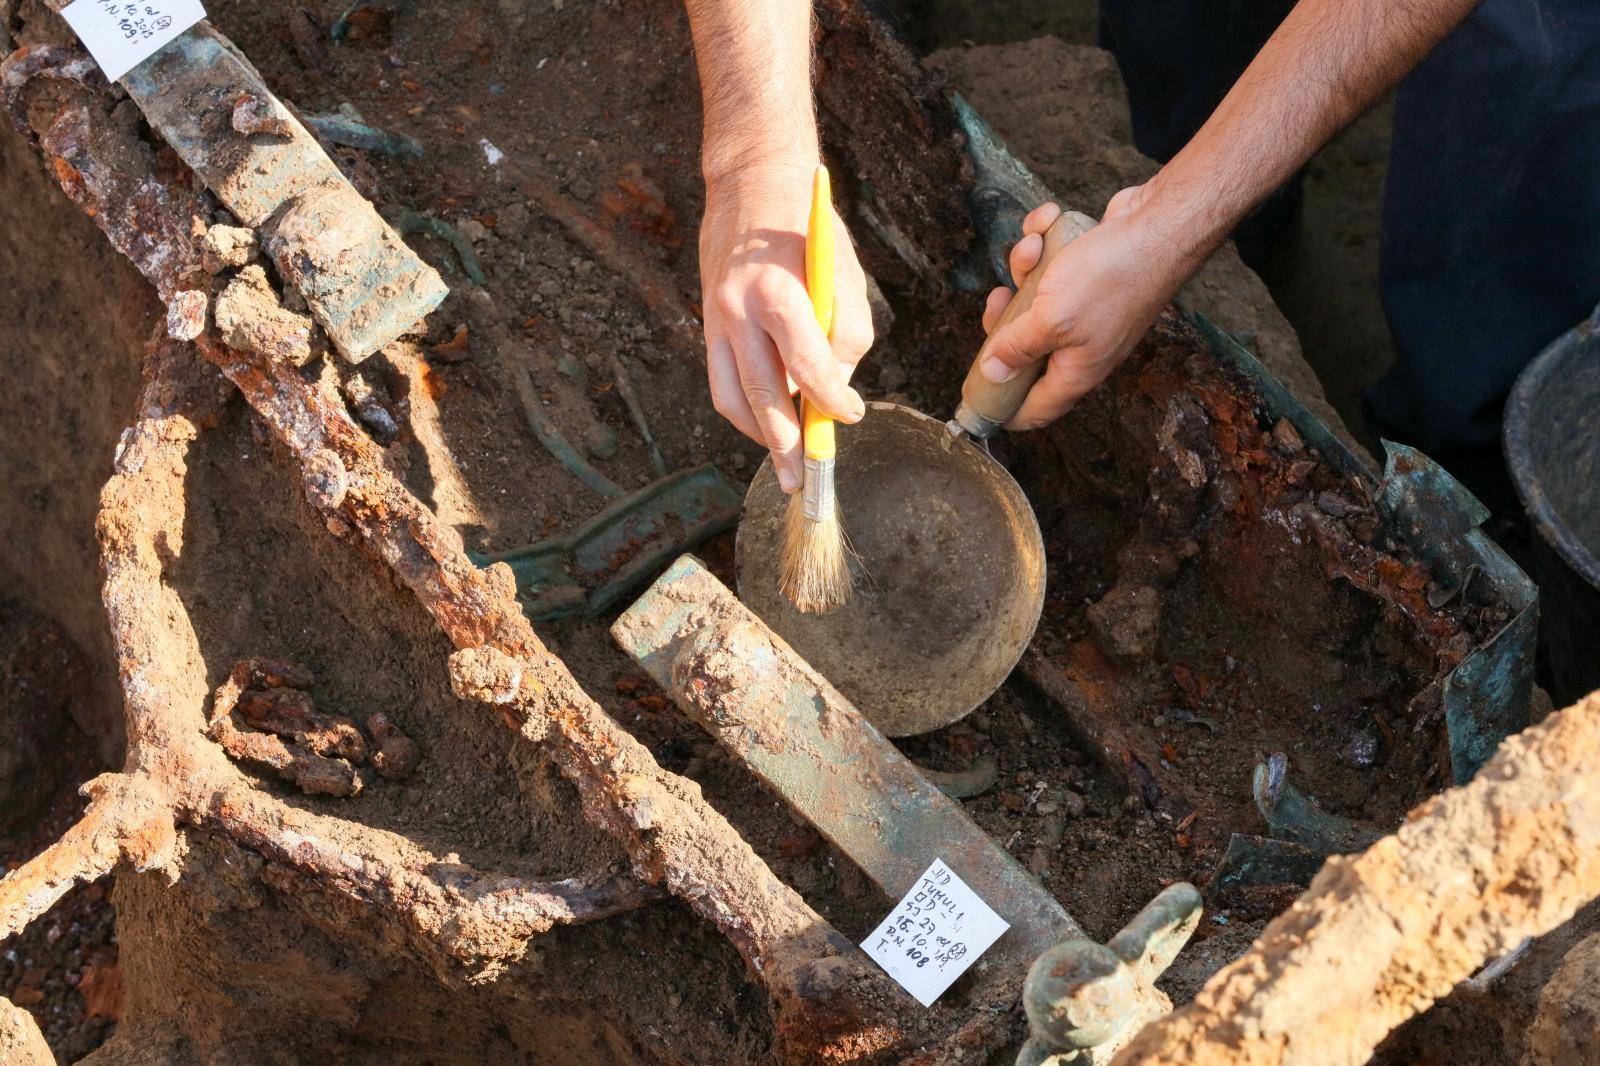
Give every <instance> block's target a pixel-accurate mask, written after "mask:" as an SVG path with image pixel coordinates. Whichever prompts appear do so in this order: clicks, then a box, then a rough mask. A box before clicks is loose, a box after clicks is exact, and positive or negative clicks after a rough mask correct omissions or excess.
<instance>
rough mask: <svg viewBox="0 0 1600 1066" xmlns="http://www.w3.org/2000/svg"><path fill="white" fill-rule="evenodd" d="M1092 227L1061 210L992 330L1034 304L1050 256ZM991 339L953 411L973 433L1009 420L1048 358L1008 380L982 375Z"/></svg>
mask: <svg viewBox="0 0 1600 1066" xmlns="http://www.w3.org/2000/svg"><path fill="white" fill-rule="evenodd" d="M1093 227H1094V220H1093V219H1091V218H1089V217H1088V216H1087V215H1083V214H1079V213H1078V212H1076V211H1063V212H1062V213H1061V217H1060V218H1058V219H1056V221H1055V224H1054V225H1052V226H1051V227H1050V228H1049V229H1048V230H1046V231H1045V234H1044V251H1043V252H1042V253H1040V255H1039V263H1038V265H1037V266H1035V267H1034V268H1033V270H1031V271H1030V272H1029V273H1028V280H1027V281H1025V282H1023V284H1022V287H1021V288H1020V289H1018V290H1017V294H1016V295H1015V296H1013V297H1011V302H1010V303H1009V304H1007V305H1006V309H1005V311H1004V312H1003V313H1002V314H1001V315H1000V321H999V322H998V323H996V324H995V328H994V332H995V333H999V332H1000V328H1001V327H1002V326H1004V325H1005V324H1006V323H1008V322H1010V321H1011V320H1012V319H1014V318H1016V317H1017V316H1018V315H1020V314H1022V313H1023V312H1024V311H1026V310H1027V309H1028V308H1029V307H1031V306H1032V305H1033V297H1034V294H1035V293H1036V292H1037V291H1038V289H1039V279H1040V278H1042V277H1044V269H1045V267H1046V266H1047V265H1048V264H1049V262H1050V260H1052V259H1054V258H1055V257H1056V254H1057V253H1058V252H1060V251H1061V249H1063V248H1065V247H1066V246H1067V245H1068V244H1070V243H1071V242H1072V240H1073V238H1075V237H1078V236H1080V235H1082V234H1084V233H1087V232H1088V231H1089V230H1090V229H1092V228H1093ZM993 343H994V335H993V334H991V335H990V339H989V340H986V341H984V343H983V347H982V348H980V349H979V350H978V357H977V358H976V359H974V360H973V361H972V368H971V369H970V370H968V371H967V380H966V381H965V382H963V383H962V385H961V408H960V410H958V411H957V412H956V421H957V422H959V423H960V424H961V428H963V429H965V430H966V431H967V432H968V433H971V434H972V435H973V436H975V437H992V436H993V435H994V434H995V433H996V432H998V430H999V428H1000V426H1001V425H1003V424H1004V423H1006V422H1009V421H1010V420H1011V416H1012V415H1014V414H1016V413H1017V409H1018V408H1019V407H1021V406H1022V401H1023V400H1024V399H1025V398H1026V397H1027V395H1028V390H1029V389H1031V388H1033V383H1034V382H1035V381H1038V380H1039V375H1041V374H1043V373H1044V369H1045V366H1046V364H1047V363H1048V362H1049V360H1048V359H1038V360H1035V361H1034V362H1033V363H1031V364H1029V365H1028V366H1026V367H1024V368H1023V369H1022V370H1021V371H1020V372H1019V373H1018V374H1017V376H1016V377H1014V378H1012V379H1011V380H1010V381H1002V382H993V381H990V380H989V379H988V378H986V377H984V376H983V371H982V370H981V369H979V368H980V367H981V366H982V365H983V361H984V359H986V358H988V355H989V349H990V347H991V345H993ZM973 416H976V417H973Z"/></svg>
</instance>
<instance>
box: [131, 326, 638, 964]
mask: <svg viewBox="0 0 1600 1066" xmlns="http://www.w3.org/2000/svg"><path fill="white" fill-rule="evenodd" d="M226 388H228V386H227V384H226V382H224V381H223V380H222V379H221V377H220V375H218V374H217V373H216V371H215V369H214V368H212V367H210V366H209V364H206V363H205V362H203V361H202V360H201V359H200V358H199V357H198V354H197V353H196V352H195V351H194V349H193V348H192V347H191V346H189V345H186V344H179V343H175V342H172V341H168V340H165V339H163V340H162V341H160V342H159V343H157V344H156V345H154V346H153V348H152V350H151V352H150V353H149V356H148V357H147V360H146V386H145V389H144V392H143V395H142V396H141V397H140V401H139V412H140V417H139V419H138V421H137V422H135V423H134V425H133V426H132V427H131V428H130V429H129V430H128V432H127V433H126V434H124V436H123V440H122V444H121V446H120V448H119V450H118V454H117V459H116V468H115V472H114V473H113V474H112V477H111V479H110V480H109V481H108V482H107V483H106V486H105V488H104V490H103V491H102V493H101V502H102V508H101V512H100V513H101V518H100V523H99V529H100V543H101V557H102V562H103V564H104V569H105V574H106V583H105V588H104V602H105V606H106V611H107V613H108V615H109V617H110V619H111V629H112V637H113V640H114V642H115V644H116V648H117V657H118V663H119V669H120V672H121V675H122V680H123V683H124V686H125V690H124V699H125V706H126V710H127V715H128V722H129V728H128V735H129V765H130V766H136V765H137V766H142V767H146V768H148V770H149V774H148V776H147V777H146V778H143V779H144V780H148V781H149V782H150V784H151V785H152V787H154V788H159V789H160V790H162V791H163V794H164V800H163V802H164V803H165V805H166V806H167V808H168V809H170V810H171V811H173V812H174V816H175V817H176V820H177V821H178V822H179V823H180V824H183V825H186V826H191V827H196V828H199V829H201V830H203V831H207V832H215V833H217V834H219V835H222V836H225V837H227V838H228V839H231V840H233V841H235V842H237V843H240V844H242V845H244V846H245V847H247V848H249V849H250V850H252V851H254V852H256V853H258V854H260V855H261V856H262V857H263V858H265V859H266V860H267V862H268V866H267V867H266V868H265V870H266V871H268V873H267V876H268V879H269V880H272V881H273V882H274V883H276V884H278V885H279V886H280V887H290V886H291V884H292V887H293V888H294V889H296V890H315V891H318V892H323V893H328V892H332V893H336V894H339V895H341V896H344V897H346V898H349V899H355V900H357V901H359V902H361V903H363V904H365V905H367V906H370V907H372V908H374V909H375V910H377V911H378V912H380V913H381V914H383V915H384V916H385V917H386V918H387V919H389V920H390V921H392V922H393V923H394V927H395V928H396V929H398V930H399V931H400V933H401V935H402V937H403V938H404V941H405V943H407V944H408V945H409V947H410V949H411V950H412V951H413V952H414V953H415V954H416V955H417V956H419V957H421V958H423V959H426V960H429V961H430V963H432V964H433V967H434V970H435V972H436V973H437V974H438V976H439V977H440V978H441V979H442V980H451V979H459V978H460V976H461V974H460V971H461V969H463V968H464V969H465V970H466V972H467V979H468V980H473V979H475V978H483V977H489V976H492V975H493V974H495V973H498V972H500V971H501V970H502V969H503V968H504V966H505V965H506V964H507V963H509V962H511V961H514V960H516V959H518V958H521V957H522V956H523V955H524V954H525V953H526V951H527V947H528V944H529V942H530V941H531V940H532V939H533V938H534V937H536V936H538V935H540V934H542V933H543V932H544V931H546V930H547V929H548V928H550V927H552V926H554V925H560V924H574V923H577V922H584V921H593V920H598V919H600V918H604V917H606V916H608V915H609V914H614V913H617V912H619V911H622V910H627V909H631V908H633V907H637V906H642V905H644V904H646V903H648V902H650V901H651V900H653V899H657V898H659V897H660V896H661V894H662V893H661V892H660V890H659V889H657V888H656V887H654V886H651V885H646V884H644V883H642V882H640V881H639V880H638V879H637V878H634V877H631V876H616V875H613V874H610V873H603V874H601V875H599V876H597V877H590V878H582V879H573V880H571V881H562V882H554V883H543V882H535V881H528V880H525V879H522V878H517V877H510V876H506V875H500V874H494V873H491V872H488V871H480V870H475V869H473V868H472V867H470V866H468V865H466V864H464V863H460V862H455V863H450V864H448V865H444V864H441V863H440V861H439V860H438V859H437V858H436V857H435V856H432V855H431V854H429V853H428V852H426V851H425V850H423V849H421V848H419V847H417V846H416V845H415V844H413V843H412V842H410V841H408V840H406V839H404V838H402V837H398V836H396V835H394V834H391V833H387V832H384V831H382V830H379V829H372V828H368V827H366V826H362V825H360V824H359V823H355V822H349V821H344V820H341V819H335V818H330V817H326V816H322V815H316V814H313V813H311V812H308V811H304V810H300V809H298V808H293V807H290V806H288V805H286V804H284V803H282V802H280V801H278V800H276V799H274V798H272V797H270V796H267V795H265V794H263V793H261V792H258V791H255V790H253V789H249V788H246V787H245V786H244V785H243V783H242V780H241V778H240V775H239V774H238V773H237V772H235V771H234V770H232V768H231V767H230V766H229V765H228V764H227V762H226V761H224V760H223V759H222V758H221V754H220V752H219V751H218V750H217V749H216V747H215V746H214V745H212V744H210V743H206V742H203V741H202V740H201V739H200V738H201V736H202V732H201V726H202V725H203V723H204V717H203V713H202V709H203V704H204V703H205V700H206V695H207V694H206V690H205V687H204V679H205V670H204V664H203V663H202V662H201V661H200V657H199V648H198V646H197V645H196V644H195V642H194V635H193V632H192V631H191V630H190V629H189V628H188V626H187V625H186V624H182V623H180V622H179V621H178V620H180V619H183V618H184V614H183V605H182V603H181V602H180V601H179V600H178V598H177V594H176V592H175V591H174V590H173V589H171V588H170V587H169V586H168V585H167V583H166V582H165V580H164V578H163V574H164V572H165V568H166V565H167V563H166V560H167V559H168V558H169V556H168V555H167V552H168V551H169V550H175V549H177V548H179V547H181V545H182V543H183V527H184V513H183V501H184V491H183V485H184V465H185V456H186V455H187V452H188V448H189V445H190V444H191V442H192V441H193V440H194V439H195V437H196V435H197V434H198V431H199V426H200V425H201V424H204V423H207V422H209V420H210V419H211V417H212V416H213V414H214V413H215V410H216V407H217V405H218V403H219V401H220V397H221V392H222V390H223V389H226ZM267 683H277V684H301V685H309V684H310V683H311V678H310V675H309V674H306V673H305V672H304V671H303V670H302V669H301V668H299V667H296V666H294V664H290V663H281V662H273V661H270V660H260V659H252V660H246V661H244V662H241V663H239V664H237V665H236V666H235V668H234V670H233V671H232V672H231V673H230V675H229V677H228V678H227V679H226V680H225V681H224V682H223V685H222V686H221V688H220V689H219V690H218V693H217V695H216V698H215V701H214V702H215V703H218V704H221V707H220V709H219V708H217V707H215V706H214V707H213V713H214V714H215V713H226V712H227V711H228V710H229V708H230V707H231V705H232V704H233V703H234V702H236V701H237V700H238V697H239V696H240V694H241V693H242V692H243V690H244V688H245V686H247V685H250V684H267ZM333 841H338V842H339V843H338V846H337V847H334V846H333V845H332V843H331V842H333Z"/></svg>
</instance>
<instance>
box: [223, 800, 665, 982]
mask: <svg viewBox="0 0 1600 1066" xmlns="http://www.w3.org/2000/svg"><path fill="white" fill-rule="evenodd" d="M199 821H200V824H201V825H202V826H208V827H215V828H217V829H219V830H220V831H221V832H222V833H224V834H225V835H226V836H228V837H229V838H230V839H232V840H234V841H237V842H238V843H240V844H243V845H244V846H245V847H248V848H250V849H251V850H252V851H255V852H257V853H259V854H260V855H262V856H263V857H264V858H266V859H268V860H269V861H270V862H271V863H272V864H273V868H274V869H275V871H276V873H275V874H274V875H273V876H274V877H276V878H277V879H279V880H292V881H294V882H296V883H297V884H305V883H310V884H311V885H313V886H314V887H315V888H316V889H318V890H322V891H334V892H337V893H339V894H341V895H343V896H346V897H348V898H350V899H354V900H357V901H359V902H361V903H364V904H366V905H368V906H371V907H373V908H375V909H377V910H378V911H380V912H383V913H386V914H388V915H390V916H391V917H392V918H393V919H395V920H396V921H397V922H398V923H399V925H400V928H401V929H403V930H404V931H406V932H407V933H408V934H410V936H411V939H412V940H413V942H414V943H415V944H416V945H417V946H418V947H419V948H421V949H422V950H424V951H425V952H427V953H428V954H430V955H435V956H440V958H439V959H438V960H437V961H439V962H441V963H444V965H439V966H438V969H439V970H440V971H441V976H446V977H448V976H449V975H450V974H449V968H448V963H452V962H453V963H458V964H461V965H463V966H465V967H466V968H467V971H468V979H469V980H474V981H476V980H488V979H492V978H494V977H495V976H497V975H498V974H499V973H501V972H502V971H503V970H504V969H505V967H506V965H507V964H508V963H511V962H515V961H517V960H518V959H520V958H521V957H522V956H523V955H525V954H526V953H527V949H528V945H529V944H530V943H531V941H532V940H534V939H535V938H536V937H538V936H540V935H542V934H543V933H545V932H547V931H548V930H550V929H551V928H553V927H555V926H557V925H576V924H580V923H583V922H591V921H598V920H600V919H603V918H609V917H611V916H613V915H617V914H621V913H624V912H626V911H630V910H636V909H638V908H639V907H642V906H644V905H645V904H647V903H650V902H651V901H653V900H656V899H660V898H662V897H663V896H664V895H665V893H663V892H662V891H661V890H660V889H659V888H657V887H655V886H654V885H648V884H645V883H643V882H641V881H640V880H639V879H638V878H636V877H633V876H632V875H630V874H626V873H623V874H618V873H616V872H614V871H607V872H604V873H601V874H599V875H596V876H590V877H574V878H568V879H566V880H562V881H531V880H528V879H527V878H522V877H514V876H510V875H505V874H492V873H489V872H486V871H482V870H477V869H474V868H473V867H471V866H469V865H467V864H465V863H463V862H460V861H459V860H452V861H448V862H447V861H445V860H443V859H440V858H439V857H437V856H434V855H431V854H429V853H428V852H426V851H425V850H424V849H422V848H419V847H418V846H417V845H415V844H413V843H412V842H410V841H408V840H405V839H404V838H402V837H398V836H395V835H394V834H392V833H386V832H383V831H381V830H377V829H370V828H365V827H357V828H356V829H353V828H352V826H351V824H350V823H348V822H344V821H340V820H337V819H333V818H329V817H326V816H322V815H316V814H312V813H310V812H307V811H303V810H299V809H296V808H292V807H287V806H285V805H284V804H281V803H279V802H278V801H276V800H274V799H272V798H270V797H268V796H265V795H263V794H262V793H260V792H257V791H256V790H254V789H252V788H249V787H246V786H243V785H240V786H237V787H234V788H230V789H228V790H227V791H225V792H222V793H221V794H219V795H217V796H216V797H215V798H214V799H213V800H212V801H211V803H210V806H209V808H208V810H207V811H206V812H205V814H204V815H203V816H202V817H201V818H200V819H199ZM353 832H354V833H355V835H354V836H352V833H353Z"/></svg>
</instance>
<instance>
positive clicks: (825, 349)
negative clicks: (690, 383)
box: [687, 0, 872, 492]
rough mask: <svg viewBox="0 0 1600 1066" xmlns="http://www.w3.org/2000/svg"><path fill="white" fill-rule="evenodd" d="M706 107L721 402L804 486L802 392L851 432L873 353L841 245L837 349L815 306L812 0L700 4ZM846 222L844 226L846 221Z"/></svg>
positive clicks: (707, 280)
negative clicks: (861, 376) (811, 267)
mask: <svg viewBox="0 0 1600 1066" xmlns="http://www.w3.org/2000/svg"><path fill="white" fill-rule="evenodd" d="M687 6H688V10H689V26H690V28H691V29H692V30H693V31H694V43H695V61H696V63H697V64H698V65H699V67H700V89H701V96H702V97H703V101H704V105H705V133H704V136H703V138H702V143H701V149H700V166H701V170H702V171H703V172H704V174H705V178H706V215H705V219H704V221H703V222H702V223H701V225H700V284H701V290H700V291H701V298H702V300H703V301H704V303H705V319H706V370H707V372H708V374H709V376H710V378H711V400H712V402H713V403H714V404H715V405H716V408H717V410H718V411H720V412H721V413H722V414H723V415H724V416H725V417H726V418H727V419H728V421H730V422H732V423H733V424H734V425H735V426H737V427H738V428H739V429H740V430H742V431H743V432H744V433H746V434H748V435H749V436H750V437H752V438H754V439H755V440H756V441H757V443H760V444H763V445H765V446H766V447H767V449H768V450H769V451H771V452H772V462H773V465H774V466H775V467H776V468H777V472H778V484H780V485H782V486H783V490H784V491H785V492H794V491H796V490H797V489H799V488H800V485H801V481H802V478H803V476H804V465H803V460H802V458H801V448H800V419H799V416H798V414H797V413H796V409H795V402H794V399H793V397H794V394H795V392H796V391H798V392H799V393H801V394H802V395H803V396H805V398H806V399H807V400H809V401H811V402H812V403H813V404H815V405H816V406H817V408H818V409H819V410H821V411H823V412H825V413H827V414H829V415H831V416H833V417H834V418H836V419H838V420H839V421H841V422H854V421H856V420H857V419H859V418H860V417H861V414H862V411H863V410H864V408H863V405H862V403H861V397H860V396H857V395H856V393H855V390H853V389H851V388H850V385H849V379H850V371H851V370H852V369H853V368H854V367H855V365H856V362H857V361H858V360H860V358H861V356H862V355H863V354H865V352H866V350H867V348H868V347H870V346H871V344H872V316H871V314H870V313H869V312H868V310H867V288H866V278H865V277H864V276H863V275H862V273H861V266H860V264H859V263H857V262H856V253H855V249H854V248H852V247H851V245H850V235H849V234H848V233H847V232H845V228H844V223H842V222H837V221H836V222H835V226H836V230H835V232H836V233H837V234H838V238H839V240H838V245H839V253H838V276H837V278H836V279H835V283H834V313H833V342H832V344H831V345H830V344H829V342H828V338H826V337H824V336H823V335H822V330H820V329H819V328H818V327H817V319H816V316H815V315H814V314H813V313H812V310H811V299H810V297H809V296H808V295H807V294H806V221H807V216H808V215H809V214H810V213H811V176H812V173H813V172H814V171H815V170H816V168H817V160H818V157H819V155H820V153H819V151H818V147H817V120H816V115H815V113H814V112H813V110H812V100H811V0H687ZM835 218H836V219H837V216H835Z"/></svg>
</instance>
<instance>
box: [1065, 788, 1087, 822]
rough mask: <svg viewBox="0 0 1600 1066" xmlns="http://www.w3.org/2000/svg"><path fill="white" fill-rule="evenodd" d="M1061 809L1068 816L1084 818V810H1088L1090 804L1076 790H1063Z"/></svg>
mask: <svg viewBox="0 0 1600 1066" xmlns="http://www.w3.org/2000/svg"><path fill="white" fill-rule="evenodd" d="M1058 798H1059V799H1060V801H1061V811H1062V813H1063V814H1065V815H1066V816H1067V817H1068V818H1082V817H1083V812H1084V811H1086V810H1088V804H1087V803H1085V802H1084V799H1083V797H1082V796H1080V795H1078V794H1077V793H1076V792H1063V793H1061V795H1060V797H1058Z"/></svg>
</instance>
